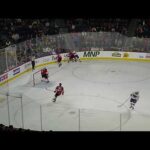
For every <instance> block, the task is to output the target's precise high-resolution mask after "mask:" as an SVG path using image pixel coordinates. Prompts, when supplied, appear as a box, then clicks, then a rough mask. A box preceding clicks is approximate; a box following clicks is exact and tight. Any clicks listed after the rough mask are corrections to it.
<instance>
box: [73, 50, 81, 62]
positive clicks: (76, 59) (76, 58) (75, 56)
mask: <svg viewBox="0 0 150 150" xmlns="http://www.w3.org/2000/svg"><path fill="white" fill-rule="evenodd" d="M74 59H75V62H77V61H79V62H81V60H80V58H79V55H78V54H77V53H76V52H74Z"/></svg>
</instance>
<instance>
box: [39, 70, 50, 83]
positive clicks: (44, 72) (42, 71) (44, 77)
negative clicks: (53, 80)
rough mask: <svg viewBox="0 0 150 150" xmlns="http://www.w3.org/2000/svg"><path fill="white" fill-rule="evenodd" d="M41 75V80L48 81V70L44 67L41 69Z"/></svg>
mask: <svg viewBox="0 0 150 150" xmlns="http://www.w3.org/2000/svg"><path fill="white" fill-rule="evenodd" d="M41 76H42V81H46V82H47V83H48V82H49V80H48V70H47V69H46V68H44V69H41ZM43 79H44V80H43Z"/></svg>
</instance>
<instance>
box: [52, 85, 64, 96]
mask: <svg viewBox="0 0 150 150" xmlns="http://www.w3.org/2000/svg"><path fill="white" fill-rule="evenodd" d="M54 92H55V93H57V94H58V95H60V94H62V95H63V94H64V88H63V87H62V86H57V87H56V89H55V91H54Z"/></svg>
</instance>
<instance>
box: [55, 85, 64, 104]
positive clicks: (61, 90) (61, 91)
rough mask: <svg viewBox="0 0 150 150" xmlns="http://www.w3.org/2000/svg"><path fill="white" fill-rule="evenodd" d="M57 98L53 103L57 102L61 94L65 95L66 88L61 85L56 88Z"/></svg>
mask: <svg viewBox="0 0 150 150" xmlns="http://www.w3.org/2000/svg"><path fill="white" fill-rule="evenodd" d="M54 93H55V97H54V98H53V102H55V101H56V99H57V97H58V96H60V95H61V94H62V95H64V88H63V86H62V84H61V83H59V85H58V86H57V87H56V89H55V91H54Z"/></svg>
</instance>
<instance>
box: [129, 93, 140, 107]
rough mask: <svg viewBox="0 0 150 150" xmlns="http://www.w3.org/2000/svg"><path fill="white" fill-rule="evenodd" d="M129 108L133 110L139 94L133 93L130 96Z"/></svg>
mask: <svg viewBox="0 0 150 150" xmlns="http://www.w3.org/2000/svg"><path fill="white" fill-rule="evenodd" d="M130 97H131V98H130V108H131V109H134V106H135V104H136V102H137V101H138V100H139V92H138V91H136V92H133V93H131V94H130Z"/></svg>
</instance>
